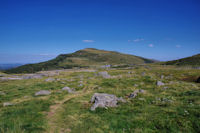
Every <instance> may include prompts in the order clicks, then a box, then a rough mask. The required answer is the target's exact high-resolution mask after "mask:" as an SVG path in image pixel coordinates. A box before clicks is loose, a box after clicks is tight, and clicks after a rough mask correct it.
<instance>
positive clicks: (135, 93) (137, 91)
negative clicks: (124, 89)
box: [128, 89, 145, 98]
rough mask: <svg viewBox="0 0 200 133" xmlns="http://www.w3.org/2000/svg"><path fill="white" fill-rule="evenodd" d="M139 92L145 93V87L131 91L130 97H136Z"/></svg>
mask: <svg viewBox="0 0 200 133" xmlns="http://www.w3.org/2000/svg"><path fill="white" fill-rule="evenodd" d="M138 93H145V90H143V89H137V90H135V91H134V92H133V93H131V94H130V95H129V96H128V97H129V98H135V97H136V96H137V95H138Z"/></svg>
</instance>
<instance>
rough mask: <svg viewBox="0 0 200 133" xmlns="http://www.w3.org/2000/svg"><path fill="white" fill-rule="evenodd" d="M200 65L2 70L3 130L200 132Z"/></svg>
mask: <svg viewBox="0 0 200 133" xmlns="http://www.w3.org/2000/svg"><path fill="white" fill-rule="evenodd" d="M199 76H200V70H199V69H177V68H176V69H175V68H173V67H170V66H169V67H167V66H139V67H129V68H115V69H109V68H99V69H79V70H73V69H70V70H56V71H44V72H38V73H35V74H18V75H7V74H3V73H1V74H0V132H2V133H23V132H25V133H26V132H27V133H30V132H31V133H40V132H47V133H67V132H71V133H94V132H95V133H103V132H109V133H124V132H127V133H130V132H136V133H137V132H138V133H139V132H174V133H177V132H185V133H189V132H194V133H195V132H200V84H199V83H197V82H195V81H199V80H198V77H199Z"/></svg>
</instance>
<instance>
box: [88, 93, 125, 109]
mask: <svg viewBox="0 0 200 133" xmlns="http://www.w3.org/2000/svg"><path fill="white" fill-rule="evenodd" d="M119 101H121V102H125V100H124V99H123V98H118V97H116V96H115V95H112V94H106V93H95V94H94V95H93V96H92V99H91V103H94V104H93V106H92V107H91V108H90V110H91V111H94V110H95V109H96V108H97V107H100V108H107V107H117V103H118V102H119Z"/></svg>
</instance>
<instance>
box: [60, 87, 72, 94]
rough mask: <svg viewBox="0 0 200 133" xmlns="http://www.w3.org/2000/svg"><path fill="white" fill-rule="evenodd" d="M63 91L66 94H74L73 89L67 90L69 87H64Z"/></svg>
mask: <svg viewBox="0 0 200 133" xmlns="http://www.w3.org/2000/svg"><path fill="white" fill-rule="evenodd" d="M62 90H63V91H67V92H68V93H74V91H75V89H74V88H69V87H67V86H66V87H64V88H62Z"/></svg>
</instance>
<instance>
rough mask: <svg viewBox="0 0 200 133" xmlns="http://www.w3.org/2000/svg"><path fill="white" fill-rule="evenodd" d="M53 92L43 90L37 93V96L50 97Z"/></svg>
mask: <svg viewBox="0 0 200 133" xmlns="http://www.w3.org/2000/svg"><path fill="white" fill-rule="evenodd" d="M50 94H51V92H50V91H48V90H41V91H38V92H36V93H35V96H43V95H50Z"/></svg>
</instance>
